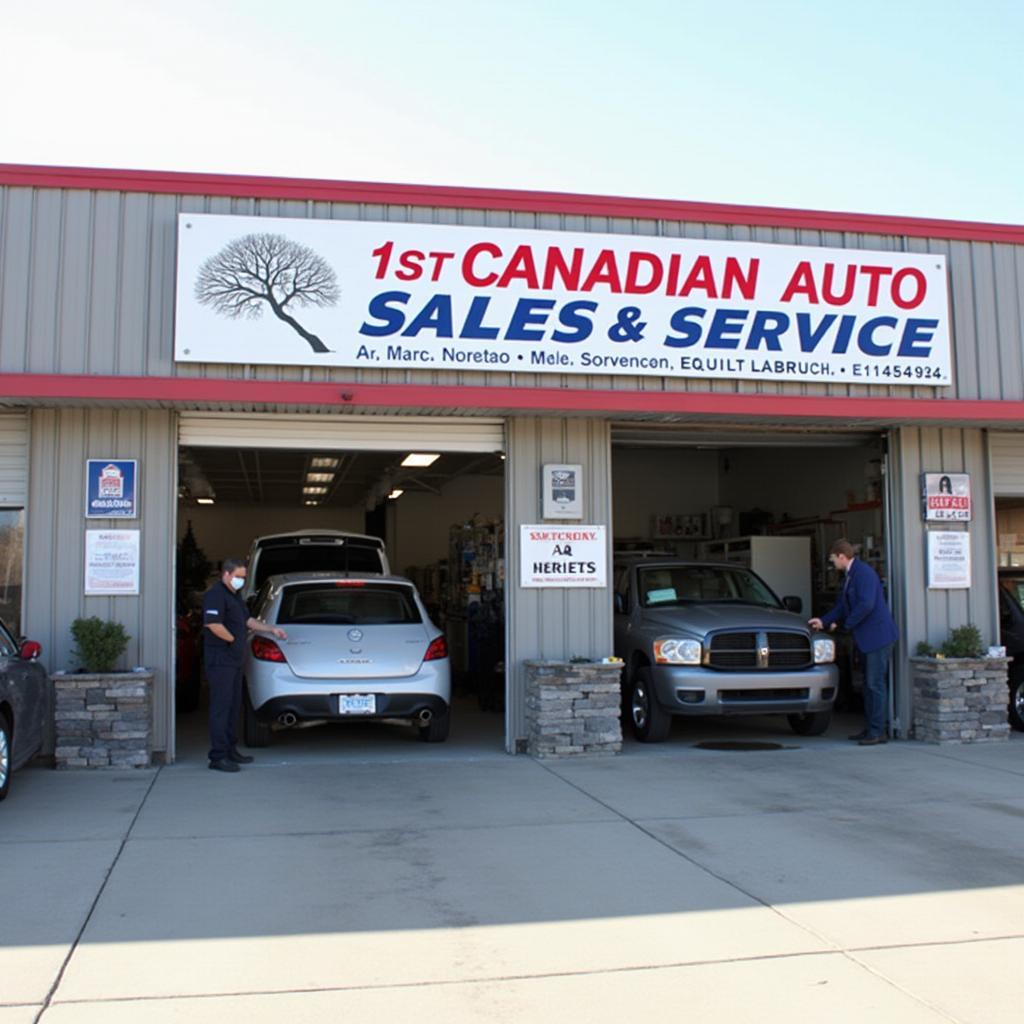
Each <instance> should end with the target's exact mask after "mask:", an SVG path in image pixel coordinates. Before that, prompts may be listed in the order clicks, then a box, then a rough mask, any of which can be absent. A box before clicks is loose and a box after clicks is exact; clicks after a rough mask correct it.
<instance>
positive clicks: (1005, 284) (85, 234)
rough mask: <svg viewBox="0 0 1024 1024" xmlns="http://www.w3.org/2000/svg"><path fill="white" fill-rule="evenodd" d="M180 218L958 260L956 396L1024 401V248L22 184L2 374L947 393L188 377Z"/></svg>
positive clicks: (255, 372) (1, 248) (1, 249)
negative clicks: (179, 319)
mask: <svg viewBox="0 0 1024 1024" xmlns="http://www.w3.org/2000/svg"><path fill="white" fill-rule="evenodd" d="M179 212H210V213H235V214H246V215H250V216H283V217H301V218H307V217H310V218H312V217H315V218H330V219H337V220H381V221H416V222H425V223H439V224H462V225H487V226H493V227H525V228H542V229H547V230H573V231H588V232H606V233H611V234H634V235H638V236H644V235H661V236H665V237H675V238H714V239H725V240H753V241H758V242H776V243H787V244H798V245H809V246H835V247H842V248H849V249H879V250H899V251H904V250H906V251H913V252H934V253H939V254H944V255H945V256H946V257H947V259H948V261H949V267H950V274H951V285H950V307H951V311H950V315H951V321H952V324H953V333H954V354H953V363H954V366H955V375H956V384H955V385H954V387H952V388H950V389H948V390H946V391H945V392H943V393H944V394H946V395H947V396H948V397H954V398H961V399H1011V400H1018V401H1019V400H1022V399H1024V372H1022V355H1021V353H1022V351H1024V334H1022V332H1024V327H1022V316H1021V309H1020V302H1019V295H1020V293H1021V290H1022V284H1024V246H1019V245H1010V244H1003V243H993V242H963V241H954V242H951V241H948V240H943V239H935V240H929V239H921V238H916V237H907V236H888V235H872V234H863V233H852V232H837V231H828V230H810V229H794V228H770V227H763V226H761V227H744V226H737V225H732V226H724V225H718V224H711V223H686V222H680V221H669V220H653V219H638V218H614V217H599V216H586V215H558V214H550V213H545V214H530V213H511V212H502V211H481V210H470V209H462V210H452V209H444V208H434V207H421V206H406V205H386V206H385V205H377V204H368V203H361V204H354V203H337V202H300V201H285V200H272V199H232V198H227V197H201V196H168V195H147V194H145V193H142V194H139V193H130V194H129V193H120V192H97V191H90V190H84V189H83V190H63V189H31V188H25V187H14V186H8V187H4V188H2V189H0V372H22V371H32V372H37V373H76V372H88V373H98V374H151V375H157V376H181V377H186V378H187V377H192V376H204V375H208V376H213V377H229V378H242V377H248V378H254V379H260V380H310V381H339V382H341V381H356V382H362V383H369V382H380V381H383V382H387V383H420V384H459V383H472V384H483V385H486V384H501V385H510V384H520V385H529V386H535V387H551V388H559V387H564V386H567V385H571V386H574V387H592V388H610V389H616V390H624V391H625V390H628V391H661V390H668V391H687V390H694V391H708V390H710V391H720V392H723V393H744V394H756V393H771V394H792V395H816V394H834V395H874V396H889V395H892V396H896V397H920V398H931V397H933V396H934V395H935V394H936V393H937V392H936V391H935V389H932V388H926V387H916V388H905V387H885V386H874V385H841V384H816V383H777V382H764V383H761V382H757V381H741V382H736V383H733V382H730V381H713V382H709V381H703V380H689V381H688V380H684V379H679V378H672V379H667V380H666V379H663V378H658V377H612V376H607V375H598V374H594V375H575V376H574V375H564V376H563V375H560V374H530V373H516V374H509V373H485V372H470V371H454V370H446V371H428V370H400V369H394V370H367V369H346V368H334V369H320V368H303V367H280V368H278V367H263V366H260V367H244V366H220V365H210V366H205V367H197V366H193V365H188V366H181V367H176V366H175V364H174V362H173V359H172V352H173V343H172V339H173V317H174V268H175V251H176V238H175V230H176V224H175V219H176V215H177V214H178V213H179ZM457 411H458V410H456V412H457Z"/></svg>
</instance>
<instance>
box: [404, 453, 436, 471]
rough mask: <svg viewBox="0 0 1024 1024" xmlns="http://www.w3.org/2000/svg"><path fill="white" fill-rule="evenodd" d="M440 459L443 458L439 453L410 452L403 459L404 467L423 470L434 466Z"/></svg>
mask: <svg viewBox="0 0 1024 1024" xmlns="http://www.w3.org/2000/svg"><path fill="white" fill-rule="evenodd" d="M439 458H441V455H440V453H439V452H410V453H409V454H408V455H406V457H405V458H404V459H402V465H403V466H417V467H420V468H422V467H425V466H432V465H433V464H434V463H435V462H437V460H438V459H439Z"/></svg>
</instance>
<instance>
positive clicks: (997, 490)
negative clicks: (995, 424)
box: [988, 431, 1024, 498]
mask: <svg viewBox="0 0 1024 1024" xmlns="http://www.w3.org/2000/svg"><path fill="white" fill-rule="evenodd" d="M988 453H989V462H990V465H991V467H992V493H993V494H995V495H998V496H999V497H1004V498H1011V497H1019V498H1024V432H1020V433H1017V432H1009V431H1006V432H998V431H990V432H989V435H988Z"/></svg>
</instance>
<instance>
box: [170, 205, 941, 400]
mask: <svg viewBox="0 0 1024 1024" xmlns="http://www.w3.org/2000/svg"><path fill="white" fill-rule="evenodd" d="M947 293H948V288H947V275H946V261H945V257H944V256H941V255H932V254H925V253H907V252H872V251H868V250H861V249H826V248H818V247H811V246H795V245H771V244H764V243H755V242H723V241H711V240H707V239H696V238H664V237H647V236H632V235H599V234H584V233H578V232H563V231H533V230H515V229H508V228H505V229H502V228H486V227H454V226H450V225H436V224H404V223H394V224H391V223H375V222H368V221H336V220H308V219H307V220H294V219H284V218H270V217H235V216H228V215H223V216H222V215H212V214H181V215H180V216H179V221H178V279H177V307H176V323H175V351H174V356H175V359H176V360H178V361H179V362H199V363H247V364H276V365H295V366H309V365H314V366H345V367H367V368H372V369H383V368H386V367H405V368H421V369H436V370H453V369H456V370H485V371H499V372H520V371H531V372H535V373H561V374H573V373H581V374H630V375H647V376H661V377H695V378H708V379H745V380H801V381H819V382H822V383H832V384H906V385H915V386H917V385H945V384H949V383H951V379H950V339H949V303H948V294H947Z"/></svg>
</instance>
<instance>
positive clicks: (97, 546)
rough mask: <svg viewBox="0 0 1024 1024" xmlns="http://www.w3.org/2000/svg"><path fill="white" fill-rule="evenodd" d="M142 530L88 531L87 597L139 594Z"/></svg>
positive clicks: (86, 551)
mask: <svg viewBox="0 0 1024 1024" xmlns="http://www.w3.org/2000/svg"><path fill="white" fill-rule="evenodd" d="M140 532H141V531H139V530H86V531H85V592H86V594H107V595H112V594H137V593H138V592H139V534H140Z"/></svg>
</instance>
